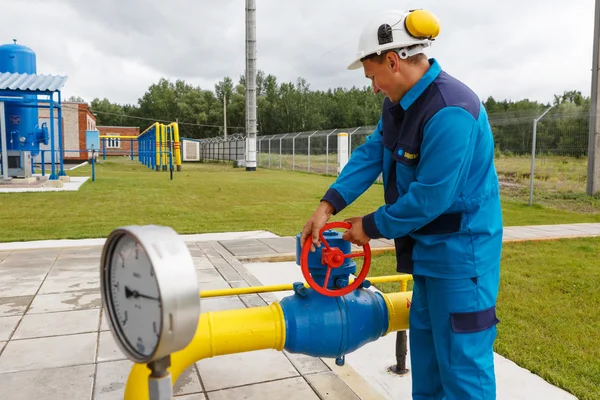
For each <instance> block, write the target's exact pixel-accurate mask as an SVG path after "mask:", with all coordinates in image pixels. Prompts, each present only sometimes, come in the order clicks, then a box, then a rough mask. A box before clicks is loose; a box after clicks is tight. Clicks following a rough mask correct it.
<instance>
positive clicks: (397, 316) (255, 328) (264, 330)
mask: <svg viewBox="0 0 600 400" xmlns="http://www.w3.org/2000/svg"><path fill="white" fill-rule="evenodd" d="M411 278H412V277H411V276H410V275H398V276H382V277H373V278H367V279H368V280H369V281H370V282H372V283H380V282H392V281H400V282H401V283H402V285H403V287H405V285H406V283H407V281H408V280H410V279H411ZM305 287H308V284H306V283H305ZM288 288H290V289H291V288H292V285H272V286H261V287H249V288H234V289H223V290H212V291H203V292H201V294H202V296H201V297H215V296H217V295H222V296H226V295H233V294H234V293H235V294H247V293H263V292H274V291H280V290H289V289H288ZM240 290H241V292H240ZM207 292H208V295H206V294H207ZM219 293H221V294H219ZM222 293H226V294H222ZM381 295H382V296H383V299H384V300H385V303H386V306H387V310H388V330H387V332H386V333H385V335H387V334H388V333H390V332H396V331H400V330H406V329H408V318H409V314H410V302H411V300H412V292H407V291H402V292H396V293H381ZM285 329H286V326H285V319H284V315H283V310H282V308H281V306H280V304H279V302H274V303H272V304H271V305H268V306H264V307H252V308H243V309H238V310H225V311H211V312H206V313H201V314H200V318H199V320H198V327H197V329H196V334H195V335H194V338H193V339H192V341H191V342H190V344H188V346H186V347H185V348H184V349H182V350H180V351H178V352H175V353H173V354H171V367H170V368H169V372H170V373H171V379H172V382H173V384H175V382H176V381H177V379H178V378H179V376H180V375H181V373H182V372H183V371H185V370H186V369H187V368H188V367H189V366H191V365H192V364H193V363H195V362H198V361H200V360H203V359H205V358H211V357H215V356H219V355H226V354H237V353H244V352H249V351H255V350H266V349H275V350H278V351H281V350H283V348H284V345H285V340H286V330H285ZM149 375H150V369H149V368H148V367H147V366H146V364H134V365H133V368H132V370H131V373H130V375H129V379H128V380H127V384H126V386H125V396H124V400H148V399H149V393H148V376H149Z"/></svg>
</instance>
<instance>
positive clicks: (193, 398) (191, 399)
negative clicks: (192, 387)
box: [175, 393, 206, 400]
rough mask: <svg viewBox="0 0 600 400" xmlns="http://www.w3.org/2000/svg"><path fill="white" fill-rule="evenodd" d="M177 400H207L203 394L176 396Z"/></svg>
mask: <svg viewBox="0 0 600 400" xmlns="http://www.w3.org/2000/svg"><path fill="white" fill-rule="evenodd" d="M175 397H176V398H177V400H206V396H205V395H204V394H203V393H194V394H186V395H184V396H175Z"/></svg>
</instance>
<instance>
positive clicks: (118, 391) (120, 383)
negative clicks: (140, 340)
mask: <svg viewBox="0 0 600 400" xmlns="http://www.w3.org/2000/svg"><path fill="white" fill-rule="evenodd" d="M132 365H133V364H132V362H131V361H129V360H119V361H110V362H103V363H98V364H97V370H96V379H95V385H94V386H95V387H94V399H95V400H122V399H123V395H124V393H125V384H126V383H127V377H128V376H129V373H130V372H131V367H132Z"/></svg>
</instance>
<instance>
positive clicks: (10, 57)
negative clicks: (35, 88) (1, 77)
mask: <svg viewBox="0 0 600 400" xmlns="http://www.w3.org/2000/svg"><path fill="white" fill-rule="evenodd" d="M36 65H37V63H36V56H35V53H34V52H33V50H31V49H30V48H28V47H25V46H21V45H20V44H17V41H16V40H14V43H11V44H5V45H2V46H0V73H3V72H18V73H27V74H36V73H37V67H36ZM6 95H13V96H14V95H15V93H14V92H12V93H11V92H6V91H0V96H6ZM23 97H24V98H25V99H24V101H23V102H21V103H13V102H6V103H5V106H6V112H5V115H6V129H7V133H8V136H9V140H8V143H7V147H8V149H9V150H25V151H32V155H36V154H37V153H38V151H39V148H40V141H42V142H43V140H41V138H40V130H39V127H38V109H37V108H36V107H23V106H36V105H37V95H31V94H29V95H25V96H23ZM0 140H1V138H0Z"/></svg>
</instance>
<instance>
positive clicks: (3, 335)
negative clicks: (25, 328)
mask: <svg viewBox="0 0 600 400" xmlns="http://www.w3.org/2000/svg"><path fill="white" fill-rule="evenodd" d="M19 321H21V317H20V316H19V317H0V340H8V339H10V338H11V337H12V335H13V333H14V331H15V329H16V328H17V325H18V324H19Z"/></svg>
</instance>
